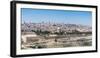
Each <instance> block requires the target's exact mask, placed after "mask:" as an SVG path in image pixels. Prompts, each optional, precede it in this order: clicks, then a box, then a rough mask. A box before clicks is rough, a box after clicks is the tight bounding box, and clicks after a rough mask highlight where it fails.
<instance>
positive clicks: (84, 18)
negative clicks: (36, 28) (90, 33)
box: [21, 8, 92, 26]
mask: <svg viewBox="0 0 100 58" xmlns="http://www.w3.org/2000/svg"><path fill="white" fill-rule="evenodd" d="M21 19H22V22H24V21H25V22H30V21H31V22H33V23H41V22H53V23H69V24H82V25H89V26H91V25H92V12H90V11H73V10H49V9H31V8H22V9H21Z"/></svg>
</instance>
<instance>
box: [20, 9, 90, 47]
mask: <svg viewBox="0 0 100 58" xmlns="http://www.w3.org/2000/svg"><path fill="white" fill-rule="evenodd" d="M38 12H39V13H38ZM68 12H69V13H68ZM78 14H79V15H78ZM65 15H66V16H65ZM69 15H74V16H71V17H69ZM87 15H88V16H87ZM44 17H46V18H44ZM26 18H27V19H26ZM61 18H62V19H61ZM81 18H82V19H81ZM86 18H87V19H88V20H87V19H86ZM69 19H70V20H69ZM72 19H73V21H72ZM74 19H76V21H74ZM86 20H87V21H86ZM66 21H67V22H66ZM85 46H92V26H91V12H85V11H83V12H82V11H79V12H78V11H69V10H68V11H66V12H65V10H64V11H63V10H56V11H55V10H34V9H22V24H21V49H42V48H64V47H85Z"/></svg>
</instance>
